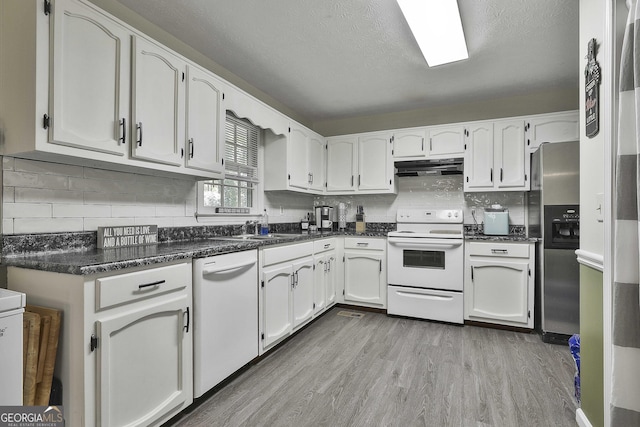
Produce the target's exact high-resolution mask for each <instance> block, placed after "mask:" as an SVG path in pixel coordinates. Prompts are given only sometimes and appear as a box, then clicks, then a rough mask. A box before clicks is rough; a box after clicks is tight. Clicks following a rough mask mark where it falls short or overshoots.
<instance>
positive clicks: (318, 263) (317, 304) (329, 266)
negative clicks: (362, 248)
mask: <svg viewBox="0 0 640 427" xmlns="http://www.w3.org/2000/svg"><path fill="white" fill-rule="evenodd" d="M313 246H314V251H313V252H314V255H313V262H314V268H313V273H314V281H313V289H314V291H313V295H314V297H313V312H314V314H320V313H322V312H323V311H324V310H326V309H327V308H329V307H331V306H333V305H334V304H335V303H336V258H337V254H336V239H322V240H317V241H315V242H314V245H313Z"/></svg>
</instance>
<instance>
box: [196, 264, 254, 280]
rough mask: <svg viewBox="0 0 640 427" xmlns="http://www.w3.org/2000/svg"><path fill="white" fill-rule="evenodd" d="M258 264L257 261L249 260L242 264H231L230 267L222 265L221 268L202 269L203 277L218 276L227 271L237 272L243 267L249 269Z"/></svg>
mask: <svg viewBox="0 0 640 427" xmlns="http://www.w3.org/2000/svg"><path fill="white" fill-rule="evenodd" d="M255 263H256V260H249V261H245V262H241V263H238V264H230V265H221V266H216V267H211V268H206V267H205V268H203V269H202V275H203V276H206V275H208V274H216V273H224V272H227V271H231V270H237V269H239V268H242V267H248V266H250V265H253V264H255Z"/></svg>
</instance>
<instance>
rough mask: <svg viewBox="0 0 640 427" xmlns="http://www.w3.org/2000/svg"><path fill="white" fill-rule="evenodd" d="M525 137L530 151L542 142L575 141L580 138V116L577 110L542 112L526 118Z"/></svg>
mask: <svg viewBox="0 0 640 427" xmlns="http://www.w3.org/2000/svg"><path fill="white" fill-rule="evenodd" d="M525 137H526V140H527V148H528V149H529V151H530V152H534V151H535V150H537V149H538V147H539V146H540V144H542V143H543V142H564V141H577V140H579V139H580V117H579V114H578V112H577V111H568V112H564V113H554V114H542V115H539V116H534V117H530V118H528V119H527V120H526V125H525Z"/></svg>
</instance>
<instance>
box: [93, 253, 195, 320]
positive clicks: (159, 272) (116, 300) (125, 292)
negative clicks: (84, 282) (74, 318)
mask: <svg viewBox="0 0 640 427" xmlns="http://www.w3.org/2000/svg"><path fill="white" fill-rule="evenodd" d="M190 271H191V269H190V267H189V265H188V264H178V265H169V266H166V267H158V268H154V269H151V270H144V271H136V272H132V273H124V274H118V275H117V276H111V277H104V278H101V279H96V310H100V309H104V308H107V307H111V306H113V305H117V304H122V303H127V302H133V301H136V300H139V299H142V298H148V297H150V296H154V295H160V294H164V293H166V292H170V291H174V290H177V289H183V288H184V287H186V286H187V285H188V284H189V283H190V281H191V278H190V276H189V273H190Z"/></svg>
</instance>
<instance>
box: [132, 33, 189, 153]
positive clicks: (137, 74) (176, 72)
mask: <svg viewBox="0 0 640 427" xmlns="http://www.w3.org/2000/svg"><path fill="white" fill-rule="evenodd" d="M133 43H134V46H133V49H134V55H133V58H134V64H133V102H132V108H133V126H132V128H133V129H132V130H133V131H134V135H133V141H132V145H133V148H132V152H131V155H132V156H133V157H136V158H139V159H144V160H150V161H154V162H158V163H165V164H170V165H176V166H178V165H180V164H181V163H182V155H183V154H184V117H185V114H184V104H185V102H184V96H185V95H184V92H185V90H184V78H185V66H186V64H185V63H184V62H183V61H182V60H181V59H180V58H178V57H177V56H175V55H173V54H171V53H170V52H169V51H166V50H164V49H162V48H161V47H159V46H156V45H155V44H153V43H151V42H149V41H147V40H145V39H143V38H141V37H137V36H136V37H134V38H133Z"/></svg>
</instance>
